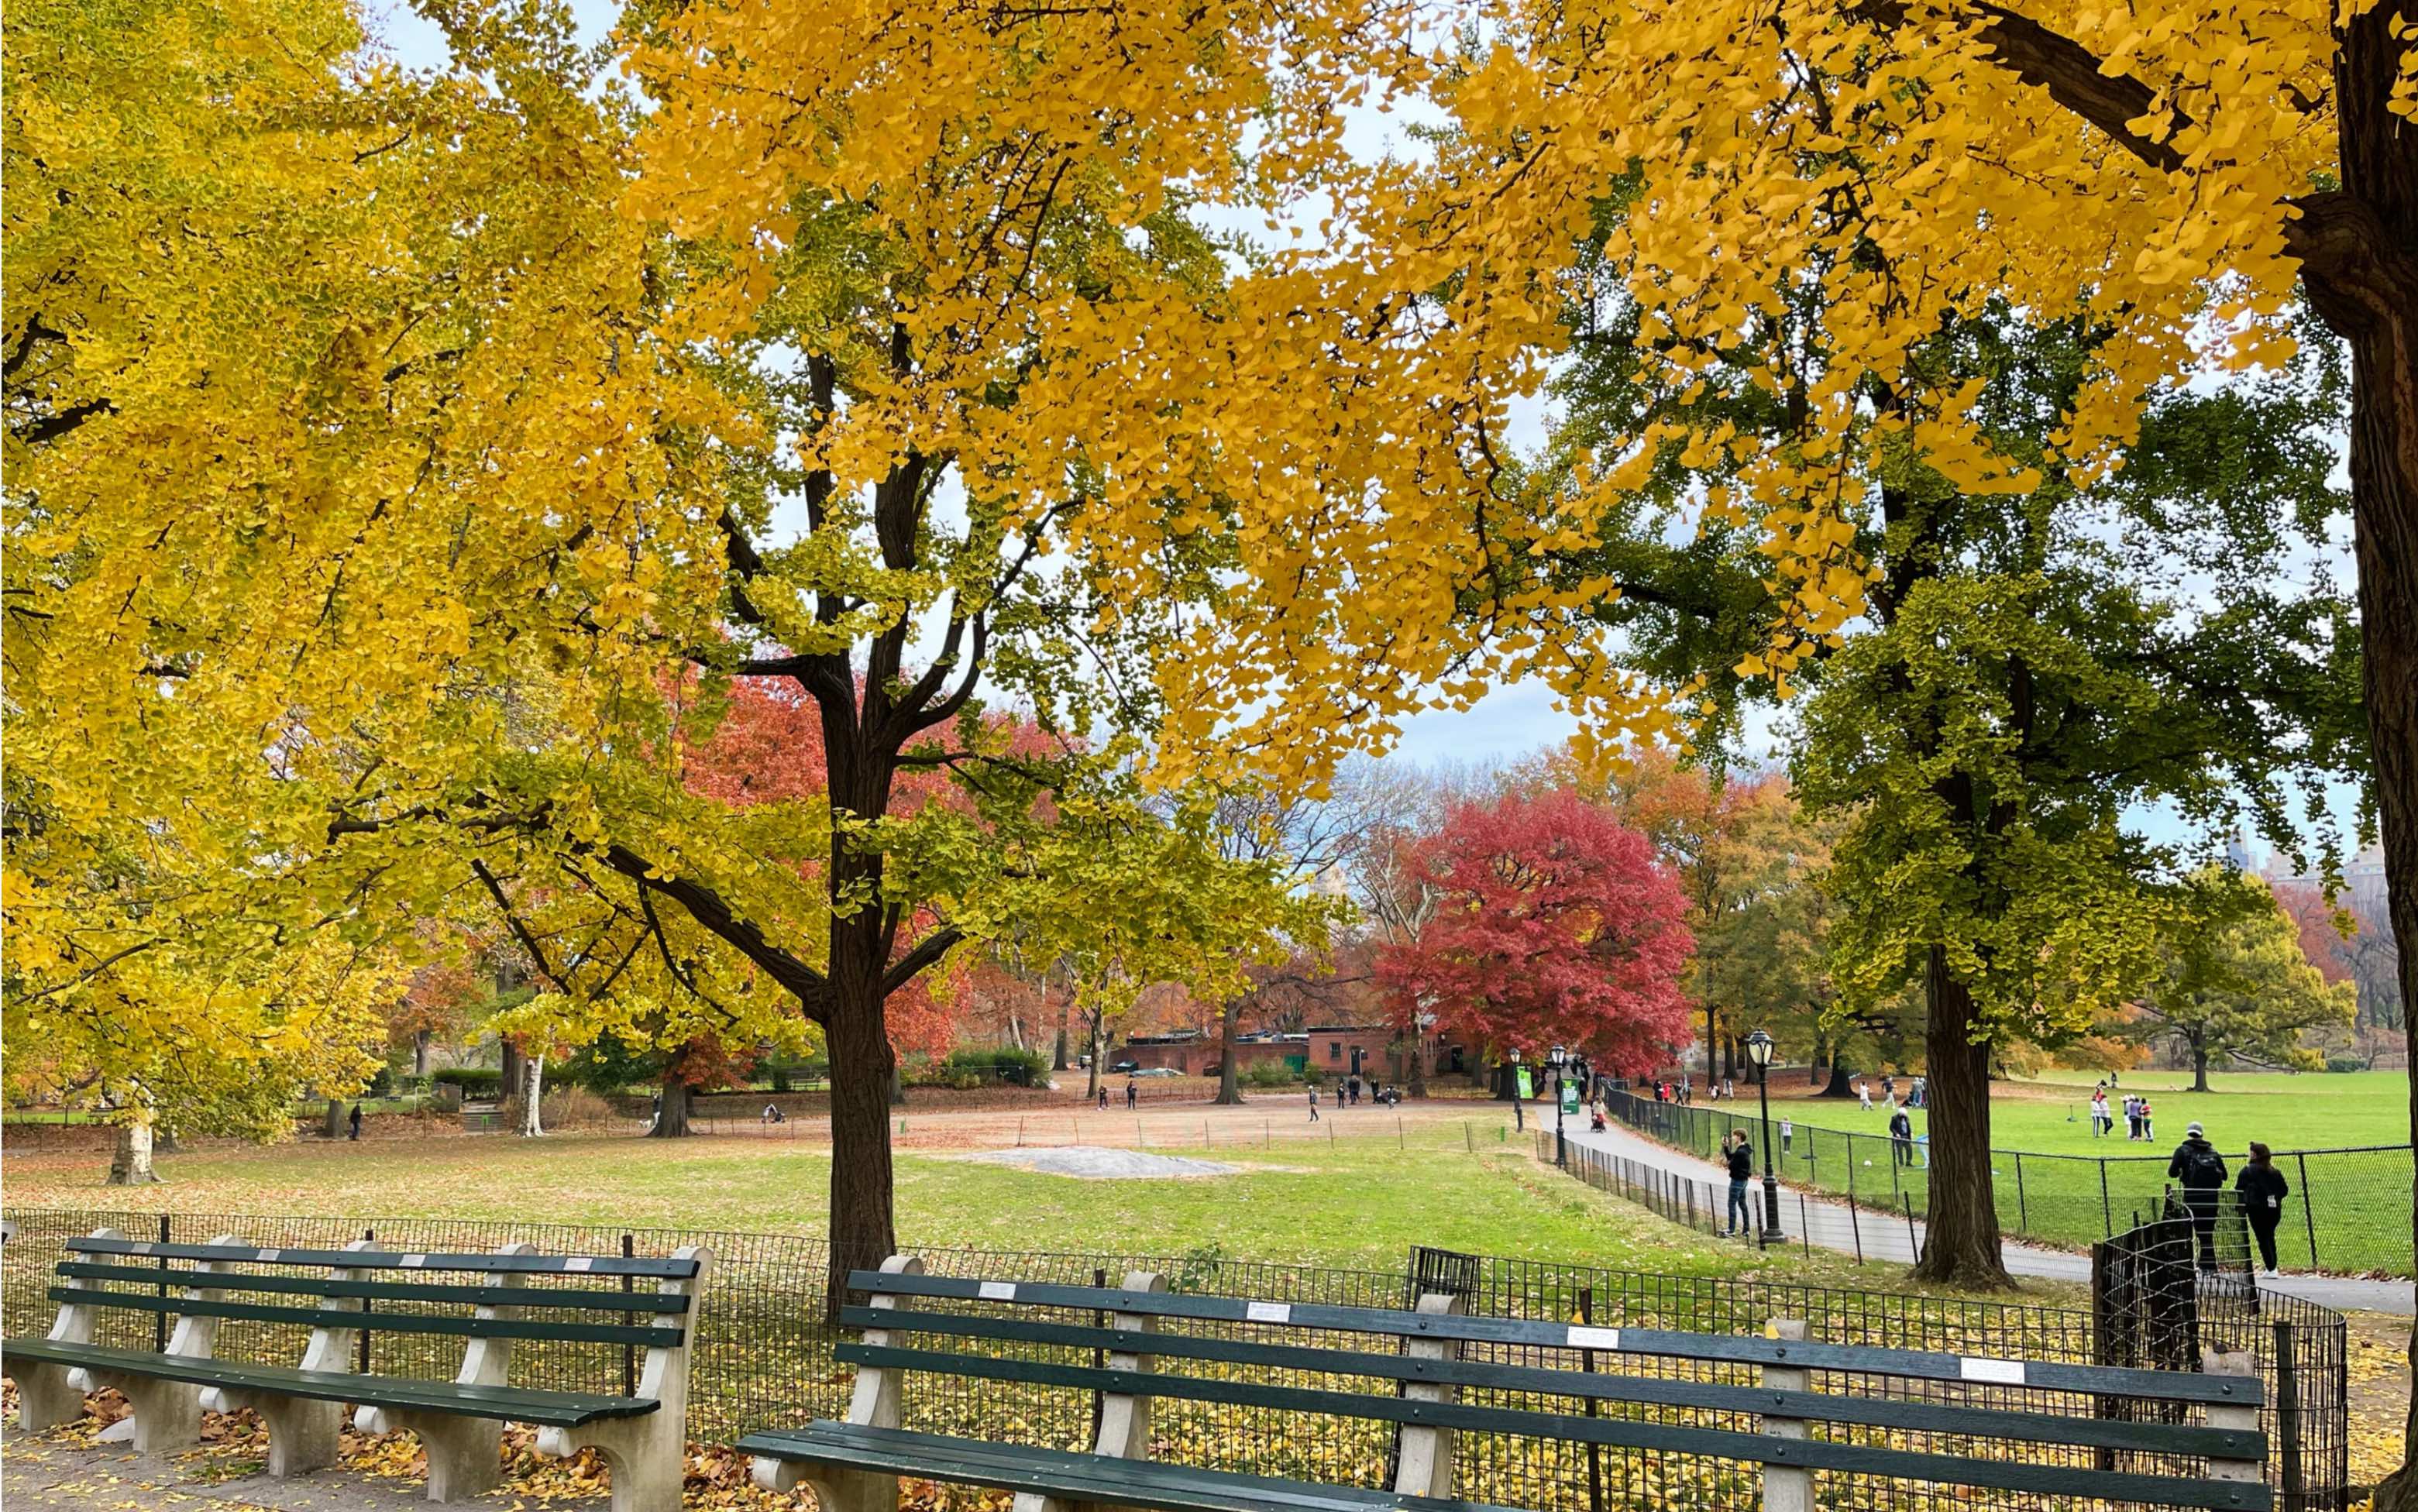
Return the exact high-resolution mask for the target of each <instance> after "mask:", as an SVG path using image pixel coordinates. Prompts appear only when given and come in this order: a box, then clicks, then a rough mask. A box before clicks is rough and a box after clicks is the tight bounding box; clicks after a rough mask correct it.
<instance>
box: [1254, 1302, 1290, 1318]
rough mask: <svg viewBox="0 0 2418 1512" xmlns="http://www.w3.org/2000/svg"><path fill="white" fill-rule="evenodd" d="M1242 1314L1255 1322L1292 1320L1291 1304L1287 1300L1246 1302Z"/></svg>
mask: <svg viewBox="0 0 2418 1512" xmlns="http://www.w3.org/2000/svg"><path fill="white" fill-rule="evenodd" d="M1243 1316H1244V1317H1245V1318H1246V1319H1247V1320H1249V1321H1252V1322H1255V1323H1289V1322H1292V1321H1293V1304H1291V1303H1289V1302H1253V1303H1248V1304H1246V1305H1245V1306H1244V1308H1243Z"/></svg>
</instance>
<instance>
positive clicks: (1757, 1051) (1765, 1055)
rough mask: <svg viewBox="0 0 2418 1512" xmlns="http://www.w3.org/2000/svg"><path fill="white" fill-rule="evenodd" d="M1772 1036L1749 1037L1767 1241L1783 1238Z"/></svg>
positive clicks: (1748, 1047)
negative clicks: (1759, 1113)
mask: <svg viewBox="0 0 2418 1512" xmlns="http://www.w3.org/2000/svg"><path fill="white" fill-rule="evenodd" d="M1772 1049H1773V1046H1772V1043H1771V1036H1770V1035H1768V1034H1767V1033H1765V1032H1764V1031H1761V1030H1759V1029H1758V1030H1756V1031H1754V1032H1753V1033H1752V1034H1749V1035H1748V1036H1747V1037H1746V1058H1747V1059H1748V1060H1750V1061H1753V1062H1754V1081H1755V1101H1756V1105H1757V1106H1758V1107H1761V1108H1762V1109H1763V1242H1764V1243H1765V1244H1767V1245H1768V1244H1770V1243H1772V1242H1773V1241H1774V1240H1777V1239H1778V1238H1780V1178H1779V1177H1778V1176H1776V1175H1774V1174H1773V1172H1772V1166H1771V1052H1772Z"/></svg>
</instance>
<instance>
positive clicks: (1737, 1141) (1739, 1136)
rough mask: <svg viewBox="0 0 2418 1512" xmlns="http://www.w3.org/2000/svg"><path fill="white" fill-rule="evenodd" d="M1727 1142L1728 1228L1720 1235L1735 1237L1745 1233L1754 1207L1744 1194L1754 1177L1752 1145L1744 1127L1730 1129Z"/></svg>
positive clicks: (1751, 1218)
mask: <svg viewBox="0 0 2418 1512" xmlns="http://www.w3.org/2000/svg"><path fill="white" fill-rule="evenodd" d="M1728 1142H1729V1153H1728V1154H1727V1156H1726V1157H1724V1158H1726V1159H1727V1160H1728V1162H1729V1168H1730V1206H1729V1213H1728V1214H1727V1218H1726V1221H1727V1222H1728V1224H1729V1229H1728V1230H1727V1231H1726V1232H1725V1233H1724V1234H1723V1236H1722V1237H1724V1238H1735V1237H1737V1235H1739V1234H1743V1233H1745V1232H1746V1231H1747V1229H1748V1228H1749V1227H1750V1226H1751V1225H1752V1222H1753V1216H1754V1209H1753V1207H1752V1205H1751V1204H1750V1203H1749V1202H1748V1201H1747V1195H1746V1194H1747V1183H1748V1182H1750V1181H1752V1180H1753V1179H1754V1146H1753V1145H1752V1143H1750V1142H1749V1141H1748V1139H1747V1137H1746V1130H1744V1129H1732V1130H1731V1131H1730V1137H1729V1141H1728Z"/></svg>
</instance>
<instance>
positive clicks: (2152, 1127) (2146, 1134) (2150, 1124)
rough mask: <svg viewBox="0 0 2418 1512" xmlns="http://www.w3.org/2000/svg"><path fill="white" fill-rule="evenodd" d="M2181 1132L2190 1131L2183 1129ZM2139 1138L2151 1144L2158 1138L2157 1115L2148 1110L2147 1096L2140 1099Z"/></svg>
mask: <svg viewBox="0 0 2418 1512" xmlns="http://www.w3.org/2000/svg"><path fill="white" fill-rule="evenodd" d="M2183 1132H2184V1133H2185V1134H2189V1133H2190V1132H2191V1131H2190V1130H2189V1129H2185V1130H2184V1131H2183ZM2141 1138H2143V1139H2144V1140H2146V1141H2148V1142H2150V1143H2152V1144H2154V1143H2156V1142H2157V1138H2158V1115H2157V1114H2155V1113H2153V1112H2151V1111H2150V1100H2149V1098H2147V1097H2144V1098H2142V1099H2141Z"/></svg>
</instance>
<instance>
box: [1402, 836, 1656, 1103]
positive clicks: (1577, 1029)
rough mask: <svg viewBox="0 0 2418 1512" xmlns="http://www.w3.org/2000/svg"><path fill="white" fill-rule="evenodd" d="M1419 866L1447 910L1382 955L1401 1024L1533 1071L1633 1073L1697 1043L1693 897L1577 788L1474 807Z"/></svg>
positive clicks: (1417, 850) (1423, 853) (1420, 846)
mask: <svg viewBox="0 0 2418 1512" xmlns="http://www.w3.org/2000/svg"><path fill="white" fill-rule="evenodd" d="M1408 861H1409V865H1410V867H1411V869H1412V872H1413V875H1414V876H1415V877H1416V880H1417V881H1418V882H1419V883H1420V884H1421V885H1423V886H1425V887H1427V888H1429V889H1431V890H1432V893H1433V895H1434V896H1435V898H1436V908H1435V910H1434V913H1433V916H1432V917H1431V919H1430V921H1429V922H1428V924H1427V925H1426V926H1425V927H1424V928H1423V929H1421V930H1420V931H1419V933H1418V936H1417V938H1416V939H1405V940H1401V941H1398V942H1394V943H1389V944H1387V945H1385V947H1383V948H1382V949H1381V950H1380V951H1379V953H1378V957H1377V981H1378V984H1379V985H1380V987H1381V988H1382V990H1383V991H1384V993H1385V1001H1386V1005H1387V1009H1388V1011H1389V1012H1390V1013H1391V1014H1392V1016H1393V1017H1394V1021H1395V1022H1396V1023H1397V1024H1399V1025H1404V1026H1407V1025H1408V1024H1409V1023H1410V1022H1411V1021H1412V1019H1413V1017H1414V1016H1416V1015H1421V1014H1425V1015H1429V1016H1432V1019H1433V1031H1443V1032H1446V1033H1449V1034H1457V1035H1459V1036H1461V1037H1464V1038H1468V1039H1471V1040H1474V1041H1475V1042H1477V1043H1479V1044H1486V1045H1491V1046H1495V1047H1496V1048H1498V1049H1503V1050H1512V1049H1516V1050H1519V1051H1520V1052H1522V1054H1523V1055H1525V1056H1528V1057H1530V1058H1532V1059H1534V1058H1537V1057H1538V1056H1539V1054H1540V1052H1542V1051H1543V1050H1545V1049H1546V1048H1547V1047H1548V1046H1553V1045H1562V1046H1569V1047H1570V1048H1571V1049H1573V1050H1577V1051H1581V1052H1583V1053H1584V1054H1585V1055H1586V1056H1587V1057H1588V1058H1589V1059H1590V1061H1592V1062H1593V1063H1594V1064H1595V1065H1596V1066H1597V1067H1598V1068H1599V1069H1601V1070H1605V1071H1611V1072H1616V1073H1623V1074H1629V1075H1642V1074H1644V1073H1645V1072H1646V1071H1647V1070H1649V1069H1651V1067H1652V1066H1653V1065H1654V1064H1655V1063H1656V1062H1657V1061H1660V1060H1661V1059H1662V1058H1663V1057H1665V1056H1666V1055H1667V1054H1668V1053H1669V1050H1670V1047H1671V1046H1673V1045H1675V1044H1676V1043H1678V1042H1679V1041H1680V1040H1683V1039H1685V1038H1686V1037H1687V1035H1688V1032H1689V1028H1688V1007H1687V1000H1686V997H1685V996H1684V994H1683V993H1682V992H1681V990H1680V983H1681V980H1682V977H1683V975H1684V973H1685V971H1686V970H1687V965H1688V960H1689V957H1690V955H1691V953H1692V952H1693V951H1694V949H1695V940H1694V939H1693V938H1692V937H1691V935H1690V934H1689V932H1688V926H1687V924H1686V922H1685V921H1686V914H1687V899H1686V897H1685V896H1684V895H1683V894H1682V893H1681V892H1680V888H1679V883H1678V880H1677V878H1675V877H1673V876H1672V874H1671V873H1670V872H1669V870H1667V869H1666V868H1664V867H1663V866H1662V865H1661V864H1660V863H1658V862H1657V861H1656V860H1655V857H1654V850H1653V848H1652V846H1651V845H1650V844H1648V843H1647V841H1646V839H1645V836H1644V835H1642V834H1640V833H1638V832H1636V831H1634V830H1631V829H1630V828H1629V827H1628V826H1626V825H1624V824H1622V823H1621V822H1620V820H1619V819H1617V818H1616V817H1614V816H1613V815H1612V813H1611V812H1610V811H1608V810H1607V809H1605V808H1603V807H1602V806H1600V805H1599V804H1596V803H1591V802H1587V801H1586V800H1585V799H1584V798H1582V797H1580V796H1579V795H1578V794H1576V793H1571V792H1567V791H1562V792H1549V793H1545V794H1542V795H1539V796H1535V797H1524V796H1517V795H1514V796H1509V797H1505V798H1502V799H1499V800H1496V801H1494V802H1482V803H1469V804H1464V805H1462V807H1460V808H1458V809H1456V810H1454V811H1453V813H1452V814H1451V815H1450V817H1448V818H1446V821H1445V823H1444V825H1443V827H1442V828H1441V829H1440V830H1439V831H1438V832H1436V833H1434V834H1432V835H1430V836H1427V837H1424V838H1422V839H1420V840H1418V841H1417V842H1416V843H1415V844H1414V845H1413V846H1412V847H1411V848H1410V854H1409V858H1408Z"/></svg>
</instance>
